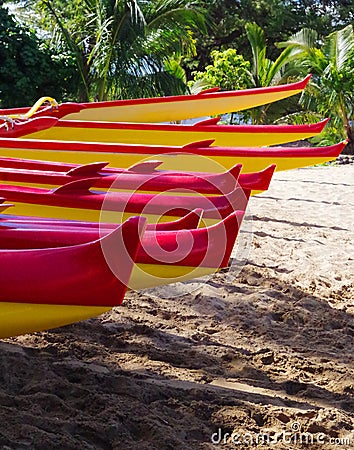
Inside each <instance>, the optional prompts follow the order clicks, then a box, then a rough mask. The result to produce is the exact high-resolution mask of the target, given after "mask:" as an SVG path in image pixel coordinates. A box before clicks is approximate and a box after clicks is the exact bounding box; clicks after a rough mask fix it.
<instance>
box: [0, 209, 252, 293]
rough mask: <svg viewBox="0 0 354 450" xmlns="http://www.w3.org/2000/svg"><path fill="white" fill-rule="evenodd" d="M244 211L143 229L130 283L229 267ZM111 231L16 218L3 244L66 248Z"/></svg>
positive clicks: (3, 230)
mask: <svg viewBox="0 0 354 450" xmlns="http://www.w3.org/2000/svg"><path fill="white" fill-rule="evenodd" d="M243 215H244V212H243V211H235V212H233V213H232V214H231V215H230V216H228V217H227V218H225V219H223V220H222V221H220V222H218V223H217V224H216V225H214V226H211V227H205V228H199V229H192V230H174V231H148V230H147V231H145V233H144V235H143V237H142V239H141V246H140V247H139V249H138V252H137V255H136V258H135V263H136V264H135V266H134V269H133V273H132V276H131V278H130V281H129V284H128V286H129V288H130V289H133V290H139V289H145V288H149V287H156V286H160V285H165V284H169V283H175V282H177V281H186V280H189V279H192V278H198V277H200V276H204V275H208V274H212V273H215V272H216V271H217V270H218V269H220V268H222V267H227V265H228V262H229V259H230V255H231V251H232V249H233V247H234V244H235V240H236V237H237V234H238V231H239V227H240V225H241V222H242V218H243ZM110 232H111V228H110V227H107V228H106V227H103V226H101V225H99V224H95V226H91V227H85V226H71V225H70V222H65V225H63V224H62V223H60V222H59V221H58V222H57V224H50V225H48V224H47V223H45V222H42V223H40V222H37V223H36V224H35V223H32V224H30V225H29V224H25V223H17V224H16V223H15V222H12V223H5V224H3V225H1V226H0V244H1V246H7V248H9V249H11V250H13V249H20V250H24V249H29V250H30V249H32V248H46V247H57V246H60V247H63V246H66V245H77V244H82V243H84V242H88V241H92V240H97V239H99V237H102V235H104V236H105V235H107V233H110ZM104 253H105V252H104ZM107 259H108V260H109V259H110V254H107ZM18 289H19V290H21V289H26V287H25V286H24V285H22V287H19V288H18ZM15 292H16V290H15ZM28 295H32V294H27V296H28ZM42 295H45V294H42Z"/></svg>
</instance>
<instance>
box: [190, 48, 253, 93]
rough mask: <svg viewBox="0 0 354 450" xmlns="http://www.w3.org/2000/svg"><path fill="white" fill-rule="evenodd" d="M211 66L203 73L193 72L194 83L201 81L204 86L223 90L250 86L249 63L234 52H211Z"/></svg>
mask: <svg viewBox="0 0 354 450" xmlns="http://www.w3.org/2000/svg"><path fill="white" fill-rule="evenodd" d="M211 57H212V60H213V64H212V65H209V66H207V67H206V68H205V71H203V72H193V75H194V81H197V80H203V81H204V83H205V86H209V87H211V86H218V87H220V88H221V89H223V90H233V89H245V88H248V87H250V86H251V82H250V67H251V64H250V62H249V61H245V59H244V58H243V56H242V55H239V54H238V53H237V51H236V50H234V49H231V48H230V49H228V50H225V51H223V52H219V51H217V50H214V51H213V52H211Z"/></svg>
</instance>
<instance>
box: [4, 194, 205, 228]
mask: <svg viewBox="0 0 354 450" xmlns="http://www.w3.org/2000/svg"><path fill="white" fill-rule="evenodd" d="M4 201H5V199H3V198H0V202H4ZM11 206H14V205H13V204H9V203H1V204H0V213H2V212H3V211H5V210H6V209H7V208H9V207H11ZM202 215H203V210H202V209H201V208H196V209H194V210H193V211H191V212H189V213H188V214H186V215H185V216H183V217H181V218H180V219H177V220H174V221H172V222H159V223H148V224H147V225H146V230H147V231H172V230H193V229H194V228H198V226H199V224H200V221H201V217H202ZM8 226H12V227H15V228H16V227H20V228H35V227H36V226H40V227H42V228H45V227H53V226H55V227H59V228H64V227H70V228H73V227H81V228H97V229H100V228H102V229H106V230H109V231H113V230H114V229H115V228H116V225H115V224H113V223H102V224H101V223H98V222H85V221H79V220H64V219H48V218H46V217H37V216H34V217H32V216H16V215H10V214H0V228H1V227H8Z"/></svg>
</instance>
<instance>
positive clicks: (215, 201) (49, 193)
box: [0, 178, 250, 225]
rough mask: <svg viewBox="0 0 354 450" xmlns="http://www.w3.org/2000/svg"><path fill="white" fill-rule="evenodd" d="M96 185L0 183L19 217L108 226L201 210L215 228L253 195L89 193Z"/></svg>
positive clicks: (84, 182) (86, 182)
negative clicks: (141, 217) (140, 217)
mask: <svg viewBox="0 0 354 450" xmlns="http://www.w3.org/2000/svg"><path fill="white" fill-rule="evenodd" d="M96 182H97V179H95V178H84V179H81V180H76V181H72V182H70V183H67V184H65V185H63V186H60V187H58V188H56V189H54V190H48V189H43V188H33V187H25V186H16V185H3V184H1V185H0V196H1V197H4V198H6V200H8V201H9V202H11V203H13V204H14V208H13V210H14V214H16V215H25V216H32V217H33V216H38V217H47V218H56V219H67V220H84V221H91V222H100V221H101V222H109V223H112V222H113V223H118V222H123V221H125V220H126V219H127V218H128V217H131V216H132V215H133V216H134V215H144V216H145V217H147V218H148V220H149V222H150V223H157V222H160V221H162V222H168V221H171V220H175V219H178V218H180V217H182V216H184V215H185V214H186V213H188V212H190V211H192V210H194V209H195V208H201V209H203V222H204V225H212V224H214V223H216V222H217V221H219V220H220V219H222V218H225V217H226V216H228V215H229V214H231V213H232V212H233V211H236V210H242V211H244V210H245V209H246V207H247V203H248V199H249V195H250V190H249V189H242V188H241V187H237V188H236V189H234V190H233V191H231V192H230V193H229V194H227V195H217V196H204V195H202V194H201V195H193V196H192V195H191V196H183V195H173V196H172V195H169V196H166V195H162V194H139V193H128V192H108V193H106V192H100V191H92V190H90V188H91V187H92V186H93V185H94V184H95V183H96Z"/></svg>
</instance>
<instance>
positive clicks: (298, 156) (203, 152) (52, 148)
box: [0, 138, 346, 173]
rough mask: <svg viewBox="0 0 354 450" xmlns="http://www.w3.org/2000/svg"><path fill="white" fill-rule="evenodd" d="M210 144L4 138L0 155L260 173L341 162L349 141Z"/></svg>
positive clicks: (126, 166) (202, 170) (123, 166)
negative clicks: (237, 167) (154, 163)
mask: <svg viewBox="0 0 354 450" xmlns="http://www.w3.org/2000/svg"><path fill="white" fill-rule="evenodd" d="M211 144H212V141H203V142H194V143H192V144H188V145H185V146H183V147H181V146H179V147H178V146H157V145H156V146H153V145H137V144H109V143H87V142H71V141H68V142H65V141H45V140H43V141H41V140H35V139H32V140H30V139H1V138H0V154H1V157H6V158H23V159H33V160H46V161H55V162H67V163H73V164H88V163H94V162H97V161H102V160H105V161H108V162H109V164H110V165H111V166H112V167H121V168H129V167H131V166H134V165H135V164H137V163H140V162H142V161H146V160H149V159H150V160H151V159H152V160H156V159H157V160H159V161H161V162H162V163H163V166H162V168H163V169H164V170H178V171H187V172H188V171H190V170H191V169H192V170H195V171H199V172H223V171H225V170H227V169H230V168H231V167H232V166H234V165H235V164H242V167H243V171H244V172H245V173H248V172H258V171H260V170H263V169H264V168H265V167H267V166H269V165H271V164H276V166H277V167H276V170H277V171H279V170H288V169H295V168H298V167H306V166H311V165H314V164H320V163H324V162H327V161H331V160H334V159H336V158H337V156H338V155H339V154H340V153H341V151H342V150H343V148H344V147H345V145H346V141H343V142H340V143H338V144H336V145H331V146H326V147H270V148H258V147H240V148H238V147H211V146H210V145H211Z"/></svg>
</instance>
